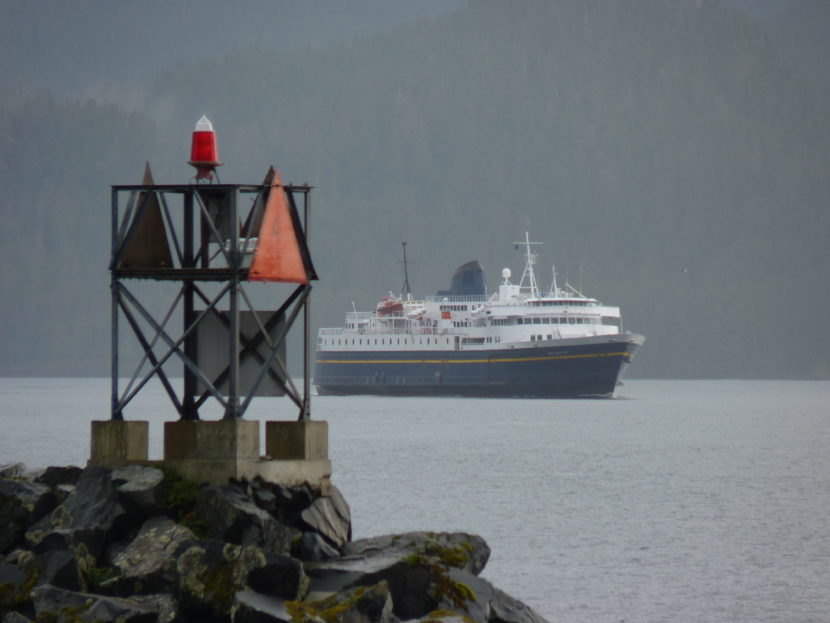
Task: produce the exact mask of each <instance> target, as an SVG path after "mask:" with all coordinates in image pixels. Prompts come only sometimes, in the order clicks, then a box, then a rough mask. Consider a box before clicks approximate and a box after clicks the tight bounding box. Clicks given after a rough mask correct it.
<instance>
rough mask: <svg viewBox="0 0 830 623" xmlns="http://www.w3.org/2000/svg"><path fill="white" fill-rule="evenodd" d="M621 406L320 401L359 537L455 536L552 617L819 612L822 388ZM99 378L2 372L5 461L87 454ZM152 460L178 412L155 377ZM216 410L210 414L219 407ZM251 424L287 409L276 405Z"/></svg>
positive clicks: (683, 388)
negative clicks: (484, 554) (478, 546)
mask: <svg viewBox="0 0 830 623" xmlns="http://www.w3.org/2000/svg"><path fill="white" fill-rule="evenodd" d="M619 394H620V397H619V398H618V399H616V400H511V399H490V400H485V399H481V400H478V399H460V398H374V397H348V398H338V397H328V396H326V397H315V398H314V399H313V402H312V417H313V418H315V419H325V420H328V422H329V427H330V439H329V446H330V456H331V459H332V462H333V469H334V475H333V481H334V483H335V484H336V485H337V486H338V487H339V488H340V489H341V491H342V492H343V493H344V495H345V496H346V498H347V500H348V501H349V503H350V505H351V509H352V521H353V527H354V536H355V538H361V537H368V536H377V535H380V534H387V533H392V532H402V531H409V530H433V531H465V532H472V533H476V534H479V535H481V536H483V537H484V538H485V539H486V540H487V542H488V543H489V545H490V547H491V548H492V550H493V553H492V556H491V558H490V562H489V563H488V565H487V568H486V569H485V570H484V572H483V574H482V575H483V576H484V577H486V578H487V579H489V580H490V581H491V582H493V583H494V584H495V585H496V586H498V587H499V588H501V589H502V590H505V591H506V592H508V593H509V594H511V595H513V596H514V597H517V598H518V599H521V600H522V601H524V602H525V603H527V604H528V605H530V606H532V607H533V608H535V609H536V610H537V611H538V612H539V613H540V614H541V615H543V616H544V617H546V618H547V619H548V620H550V621H551V622H552V623H553V622H583V621H584V622H591V623H602V622H608V623H611V622H613V623H619V622H622V621H626V622H638V623H639V622H652V621H654V622H657V621H673V622H674V621H696V622H697V621H712V622H727V621H728V622H747V623H749V622H752V623H759V622H765V621H769V622H772V621H780V622H786V623H802V622H808V621H810V622H820V623H827V622H830V382H818V381H816V382H795V381H752V382H747V381H627V382H626V384H625V386H623V387H621V388H620V391H619ZM108 405H109V380H108V379H9V378H6V379H0V422H1V423H2V433H0V463H7V462H13V461H22V462H24V463H26V464H27V465H28V466H29V467H32V468H35V467H42V466H46V465H52V464H59V465H64V464H76V465H84V464H85V462H86V460H87V459H88V457H89V428H90V425H89V422H90V420H93V419H107V418H108V408H109V407H108ZM125 415H126V417H127V418H128V419H147V420H149V421H150V422H151V425H150V435H151V439H150V444H151V458H161V448H162V439H161V431H162V423H163V422H164V421H165V420H168V419H175V418H174V415H173V412H172V407H170V406H169V405H168V403H167V398H166V395H165V394H164V393H163V391H162V390H161V388H160V387H158V386H149V387H148V388H146V389H145V390H144V391H143V392H142V393H141V394H140V400H138V401H137V402H136V403H135V404H132V405H130V408H128V409H127V411H126V414H125ZM216 416H217V417H218V414H216ZM248 417H249V418H251V419H260V420H265V419H294V418H295V417H296V411H295V409H294V407H293V405H292V404H291V403H290V402H289V401H288V400H286V399H260V400H258V401H254V403H253V409H252V411H251V412H250V413H249V415H248Z"/></svg>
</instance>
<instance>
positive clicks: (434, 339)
mask: <svg viewBox="0 0 830 623" xmlns="http://www.w3.org/2000/svg"><path fill="white" fill-rule="evenodd" d="M402 339H403V342H401V340H402ZM440 339H441V338H437V337H427V338H423V337H419V338H418V344H439V343H440V341H439V340H440ZM424 340H426V341H424ZM444 340H446V343H447V344H449V343H450V338H444ZM363 341H364V340H363V338H352V339H351V341H349V339H348V338H345V339H341V338H337V339H336V340H335V339H334V338H332V339H330V340H327V339H325V338H322V337H319V338H317V343H318V344H319V345H320V346H344V345H348V344H354V345H357V346H363ZM373 341H374V345H375V346H378V345H380V346H386V345H387V344H388V345H389V346H392V345H394V344H398V345H403V346H406V345H408V344H415V338H414V337H413V338H412V341H411V342H410V340H409V338H391V337H390V338H389V339H387V338H383V337H382V338H380V341H379V342H378V338H366V346H372V342H373Z"/></svg>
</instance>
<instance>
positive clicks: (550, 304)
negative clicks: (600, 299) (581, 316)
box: [530, 301, 596, 307]
mask: <svg viewBox="0 0 830 623" xmlns="http://www.w3.org/2000/svg"><path fill="white" fill-rule="evenodd" d="M530 305H531V306H533V307H553V306H554V305H567V306H568V307H593V306H594V305H596V303H594V302H593V301H531V302H530Z"/></svg>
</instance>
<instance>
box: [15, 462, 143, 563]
mask: <svg viewBox="0 0 830 623" xmlns="http://www.w3.org/2000/svg"><path fill="white" fill-rule="evenodd" d="M126 519H127V516H126V513H125V512H124V509H123V507H122V506H121V505H120V504H119V503H118V499H117V495H116V491H115V486H114V485H113V483H112V479H111V478H110V472H109V471H108V470H106V469H104V468H102V467H88V468H86V469H85V470H84V471H83V473H82V474H81V477H80V478H79V479H78V484H77V486H76V488H75V491H74V492H73V493H72V494H71V495H70V496H69V497H68V498H67V500H66V501H65V502H64V503H63V504H61V505H60V506H58V507H57V508H56V509H55V510H53V511H52V512H51V514H49V515H48V516H47V517H44V518H43V519H41V520H40V521H39V522H37V523H36V524H35V525H34V526H32V527H31V528H30V529H29V530H28V531H27V532H26V543H27V545H28V546H29V547H30V548H31V549H33V550H34V551H37V552H42V551H49V550H53V549H71V550H73V551H74V552H75V555H76V556H78V557H79V558H82V559H84V560H86V562H88V563H89V564H94V562H95V560H94V559H95V558H96V557H97V556H98V555H99V554H100V553H101V551H103V549H104V547H105V546H106V544H107V543H108V542H109V541H110V540H113V539H114V538H115V537H116V536H117V535H118V534H119V533H120V532H121V531H123V530H124V529H125V523H126ZM82 564H83V563H82Z"/></svg>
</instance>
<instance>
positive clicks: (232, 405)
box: [220, 189, 241, 420]
mask: <svg viewBox="0 0 830 623" xmlns="http://www.w3.org/2000/svg"><path fill="white" fill-rule="evenodd" d="M238 192H239V190H238V189H234V190H233V191H232V192H231V194H230V196H229V200H230V205H229V206H228V207H229V208H230V241H229V242H230V246H231V248H230V253H229V255H230V261H231V287H230V290H229V292H228V296H229V297H230V305H229V311H228V315H229V318H228V320H229V338H228V346H229V348H228V351H229V352H228V358H229V359H228V361H229V367H228V407H227V410H226V411H225V419H226V420H233V419H236V418H238V417H239V270H240V264H241V262H240V257H239V256H240V253H239V220H238V218H237V215H236V206H237V194H238ZM220 244H221V242H220Z"/></svg>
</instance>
